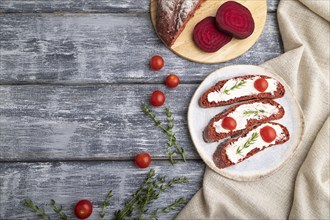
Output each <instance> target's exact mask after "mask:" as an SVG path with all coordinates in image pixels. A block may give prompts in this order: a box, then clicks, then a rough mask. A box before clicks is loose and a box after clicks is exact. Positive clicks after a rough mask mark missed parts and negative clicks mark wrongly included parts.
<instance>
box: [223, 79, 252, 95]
mask: <svg viewBox="0 0 330 220" xmlns="http://www.w3.org/2000/svg"><path fill="white" fill-rule="evenodd" d="M245 84H246V81H245V80H241V81H239V82H236V83H235V85H233V86H232V87H231V88H229V89H225V90H224V91H223V93H225V94H226V95H230V93H229V92H230V91H232V90H234V89H239V88H241V87H242V86H245Z"/></svg>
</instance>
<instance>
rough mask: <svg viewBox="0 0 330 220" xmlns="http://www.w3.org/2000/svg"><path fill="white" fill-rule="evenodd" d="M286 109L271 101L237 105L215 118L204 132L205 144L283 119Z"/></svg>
mask: <svg viewBox="0 0 330 220" xmlns="http://www.w3.org/2000/svg"><path fill="white" fill-rule="evenodd" d="M284 113H285V111H284V108H283V107H282V106H281V105H280V104H279V103H277V102H275V101H273V100H271V99H263V100H252V101H246V102H242V103H239V104H236V105H234V106H232V107H230V108H228V109H226V110H225V111H223V112H221V113H220V114H217V115H216V116H214V117H213V118H212V119H211V121H210V123H209V124H208V125H207V127H206V128H205V130H204V133H203V136H204V140H205V142H215V141H219V140H221V139H224V138H226V137H229V136H233V135H236V134H240V133H242V132H243V131H244V130H245V129H247V128H250V127H253V126H255V125H256V124H258V123H264V122H268V121H272V120H277V119H280V118H282V117H283V115H284Z"/></svg>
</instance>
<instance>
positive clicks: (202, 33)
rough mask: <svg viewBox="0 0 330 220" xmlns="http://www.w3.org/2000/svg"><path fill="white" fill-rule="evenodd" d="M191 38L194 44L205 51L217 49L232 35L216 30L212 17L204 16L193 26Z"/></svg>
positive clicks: (210, 51) (211, 51)
mask: <svg viewBox="0 0 330 220" xmlns="http://www.w3.org/2000/svg"><path fill="white" fill-rule="evenodd" d="M193 38H194V41H195V43H196V45H197V46H198V47H199V48H200V49H201V50H203V51H204V52H207V53H213V52H216V51H218V50H219V49H220V48H221V47H223V46H224V45H226V44H227V43H228V42H229V41H231V39H232V37H231V36H228V35H226V34H224V33H221V32H219V31H218V29H217V28H216V26H215V18H214V17H206V18H204V19H203V20H201V21H200V22H199V23H198V24H197V25H196V26H195V28H194V32H193Z"/></svg>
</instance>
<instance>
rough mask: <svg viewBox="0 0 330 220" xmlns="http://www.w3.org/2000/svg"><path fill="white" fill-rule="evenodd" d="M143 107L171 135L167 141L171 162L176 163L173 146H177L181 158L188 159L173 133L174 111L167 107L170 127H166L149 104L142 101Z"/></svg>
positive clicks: (166, 111) (157, 124)
mask: <svg viewBox="0 0 330 220" xmlns="http://www.w3.org/2000/svg"><path fill="white" fill-rule="evenodd" d="M141 107H142V110H143V112H144V113H145V114H147V115H149V116H150V118H151V119H152V120H153V121H154V122H155V125H156V126H158V127H159V128H160V129H161V130H162V131H163V132H164V133H165V134H167V136H168V137H169V141H168V142H167V145H168V155H169V160H170V162H171V164H172V165H173V164H175V160H174V159H173V153H174V152H173V150H172V147H173V146H175V148H176V153H178V154H180V155H181V158H182V159H183V160H184V161H186V157H185V155H184V150H183V148H182V147H180V146H179V145H178V143H177V140H176V137H175V134H174V133H173V127H174V123H173V117H172V113H171V111H170V109H169V108H165V113H166V117H167V121H168V127H167V128H165V127H164V126H163V125H162V123H161V122H160V121H159V120H157V118H156V116H155V114H154V113H153V112H152V110H151V109H149V108H148V106H147V105H146V104H145V103H144V102H142V103H141Z"/></svg>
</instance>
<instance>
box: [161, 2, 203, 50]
mask: <svg viewBox="0 0 330 220" xmlns="http://www.w3.org/2000/svg"><path fill="white" fill-rule="evenodd" d="M203 1H204V0H157V17H156V30H157V33H158V35H159V36H160V38H161V39H162V40H163V41H164V43H165V44H166V45H167V46H168V47H171V46H172V45H173V44H174V42H175V40H176V39H177V38H178V37H179V35H180V34H181V32H182V31H183V29H184V28H185V26H186V24H187V22H188V21H189V20H190V18H191V17H192V16H194V13H195V11H196V10H197V9H198V8H199V6H200V5H201V4H202V2H203Z"/></svg>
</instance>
